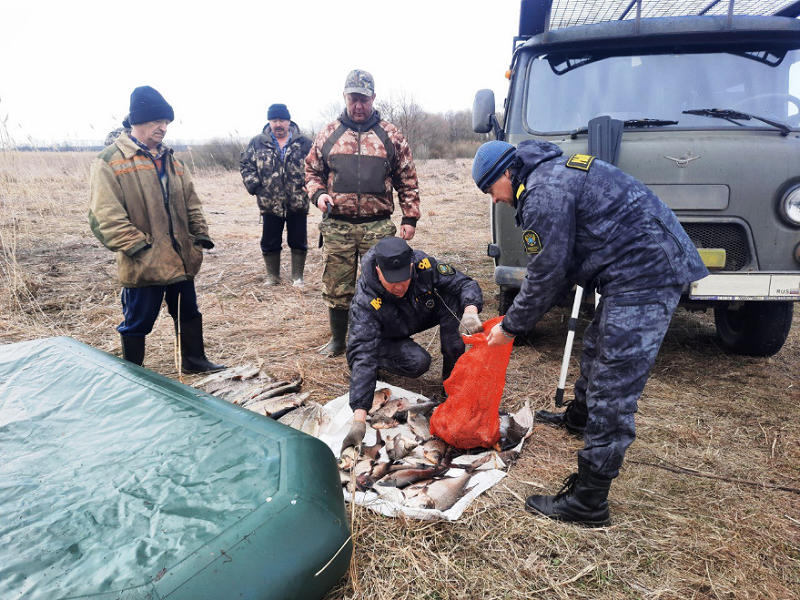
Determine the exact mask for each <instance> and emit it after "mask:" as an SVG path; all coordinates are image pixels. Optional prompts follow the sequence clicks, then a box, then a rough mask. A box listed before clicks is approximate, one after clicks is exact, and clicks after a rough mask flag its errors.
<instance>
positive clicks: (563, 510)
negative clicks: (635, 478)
mask: <svg viewBox="0 0 800 600" xmlns="http://www.w3.org/2000/svg"><path fill="white" fill-rule="evenodd" d="M610 487H611V479H607V478H605V477H600V476H598V475H596V474H595V473H593V472H592V471H590V470H589V465H588V464H587V463H585V462H584V461H583V460H581V459H580V458H578V472H577V473H573V474H572V475H570V476H569V477H567V479H565V480H564V487H562V488H561V491H559V492H558V494H556V495H555V496H539V495H536V496H528V499H527V500H526V501H525V508H526V509H527V510H528V511H530V512H532V513H538V514H541V515H543V516H545V517H548V518H550V519H555V520H557V521H568V522H570V523H579V524H581V525H586V526H587V527H604V526H605V525H609V524H610V523H611V517H610V516H609V513H608V490H609V488H610Z"/></svg>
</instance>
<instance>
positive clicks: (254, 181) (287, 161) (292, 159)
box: [239, 104, 311, 287]
mask: <svg viewBox="0 0 800 600" xmlns="http://www.w3.org/2000/svg"><path fill="white" fill-rule="evenodd" d="M267 121H269V122H268V123H267V124H266V125H265V126H264V129H263V131H262V132H261V133H260V134H259V135H257V136H256V137H254V138H253V139H252V140H250V143H249V144H248V146H247V149H246V150H245V151H244V152H242V156H241V160H240V161H239V170H240V171H241V173H242V181H243V182H244V187H246V188H247V191H248V192H249V193H250V194H251V195H253V196H255V197H256V201H257V202H258V208H259V210H260V211H261V215H262V220H263V229H262V233H261V254H262V255H263V256H264V263H265V265H266V267H267V279H266V281H265V282H264V285H268V286H270V285H276V284H278V283H280V280H281V275H280V267H281V245H282V238H283V228H284V224H285V225H286V242H287V244H288V245H289V248H290V249H291V252H292V282H293V283H292V285H294V286H296V287H298V286H299V287H301V286H302V285H303V272H304V270H305V264H306V253H307V252H308V241H307V239H308V238H307V229H306V227H307V225H306V222H307V216H308V195H307V194H306V191H305V188H304V187H303V186H304V183H305V181H304V179H305V178H304V175H305V166H306V164H305V158H306V154H308V151H309V149H310V148H311V140H310V139H308V138H307V137H305V136H304V135H303V134H302V133H300V128H299V127H298V126H297V124H296V123H295V122H294V121H292V117H291V115H290V114H289V109H288V108H287V107H286V105H285V104H273V105H272V106H270V107H269V110H268V111H267Z"/></svg>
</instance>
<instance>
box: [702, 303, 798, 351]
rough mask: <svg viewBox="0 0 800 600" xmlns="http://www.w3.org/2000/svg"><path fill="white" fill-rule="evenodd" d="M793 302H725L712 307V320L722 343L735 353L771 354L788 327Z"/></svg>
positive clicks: (783, 340)
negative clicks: (736, 306)
mask: <svg viewBox="0 0 800 600" xmlns="http://www.w3.org/2000/svg"><path fill="white" fill-rule="evenodd" d="M793 311H794V302H744V303H743V304H742V305H741V306H740V307H739V308H738V309H735V308H732V307H731V304H730V303H728V302H721V303H719V304H717V305H716V306H714V323H715V325H716V326H717V335H718V336H719V339H720V340H721V341H722V343H723V344H724V345H725V346H726V347H727V348H729V349H730V350H731V351H732V352H734V353H736V354H743V355H745V356H772V355H773V354H775V353H777V352H778V350H780V349H781V348H782V347H783V344H784V342H786V338H787V337H788V336H789V330H790V329H791V328H792V313H793Z"/></svg>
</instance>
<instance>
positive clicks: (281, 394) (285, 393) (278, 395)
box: [195, 365, 329, 436]
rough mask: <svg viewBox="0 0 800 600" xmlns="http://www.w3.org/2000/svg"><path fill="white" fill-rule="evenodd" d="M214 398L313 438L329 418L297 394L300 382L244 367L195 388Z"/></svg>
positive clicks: (305, 393)
mask: <svg viewBox="0 0 800 600" xmlns="http://www.w3.org/2000/svg"><path fill="white" fill-rule="evenodd" d="M195 385H196V386H197V387H199V388H201V389H202V390H203V391H205V392H208V393H209V394H213V395H214V396H216V397H217V398H222V399H223V400H227V401H228V402H231V403H232V404H238V405H239V406H241V407H242V408H246V409H248V410H252V411H253V412H257V413H259V414H262V415H265V416H267V417H270V418H272V419H276V420H278V421H280V422H281V423H283V424H285V425H289V426H290V427H294V428H295V429H299V430H300V431H303V432H305V433H308V434H310V435H313V436H316V435H318V434H319V432H320V431H321V430H322V429H323V428H324V427H325V426H326V424H327V422H328V421H329V417H328V416H327V414H326V413H325V411H324V409H323V407H322V405H321V404H319V403H317V402H313V401H309V400H308V398H309V396H310V395H311V394H309V393H308V392H301V391H300V388H301V387H302V385H303V378H302V377H300V376H299V375H298V376H296V377H293V378H292V379H290V380H281V379H275V378H273V377H271V376H269V375H267V374H266V373H264V371H262V370H261V367H254V366H251V365H244V366H240V367H232V368H230V369H225V370H224V371H219V372H217V373H214V374H213V375H209V376H208V377H206V378H204V379H202V380H201V381H198V382H197V383H196V384H195Z"/></svg>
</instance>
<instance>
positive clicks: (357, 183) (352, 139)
mask: <svg viewBox="0 0 800 600" xmlns="http://www.w3.org/2000/svg"><path fill="white" fill-rule="evenodd" d="M374 100H375V81H374V80H373V78H372V75H370V74H369V73H367V72H366V71H362V70H359V69H356V70H355V71H351V72H350V73H349V74H348V75H347V79H346V80H345V86H344V101H345V110H344V112H342V115H341V116H340V117H339V118H338V119H337V120H335V121H333V122H332V123H329V124H328V125H327V126H326V127H325V128H324V129H323V130H322V131H320V133H319V135H317V138H316V140H315V141H314V145H313V146H312V147H311V151H310V152H309V153H308V156H307V157H306V189H307V190H308V195H309V197H310V198H311V201H312V202H313V203H314V204H316V206H317V208H319V209H320V210H321V211H322V212H323V214H324V216H325V217H326V218H324V219H323V221H322V223H321V224H320V228H319V229H320V234H321V237H322V241H323V255H324V264H325V266H324V271H323V274H322V286H323V290H322V296H323V299H324V300H325V303H326V304H327V305H328V315H329V319H330V327H331V339H330V341H329V342H328V343H327V344H326V345H325V346H323V347H322V348H321V349H320V354H323V355H326V356H338V355H340V354H342V353H344V350H345V338H346V335H347V323H348V321H347V318H348V309H349V308H350V301H351V300H352V298H353V295H354V294H355V284H356V275H357V271H358V263H359V257H361V256H363V255H364V254H366V252H367V251H368V250H369V249H370V248H371V247H372V246H374V245H375V244H376V243H377V242H378V240H380V239H381V238H383V237H385V236H393V235H395V233H396V232H397V228H396V227H395V225H394V223H392V221H391V219H390V218H389V217H390V216H391V214H392V212H393V210H394V198H393V194H392V188H394V189H395V190H396V191H397V196H398V204H399V205H400V209H401V210H402V211H403V217H402V220H401V221H400V237H402V238H403V239H405V240H410V239H412V238H413V237H414V232H415V230H416V225H417V220H418V219H419V184H418V182H417V170H416V166H415V165H414V159H413V158H412V156H411V148H410V147H409V145H408V142H407V141H406V139H405V138H404V137H403V135H402V134H401V133H400V131H399V130H398V129H397V127H395V126H394V125H392V124H391V123H389V122H388V121H384V120H382V119H381V117H380V114H378V112H377V111H376V110H374V109H373V108H372V103H373V101H374Z"/></svg>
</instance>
